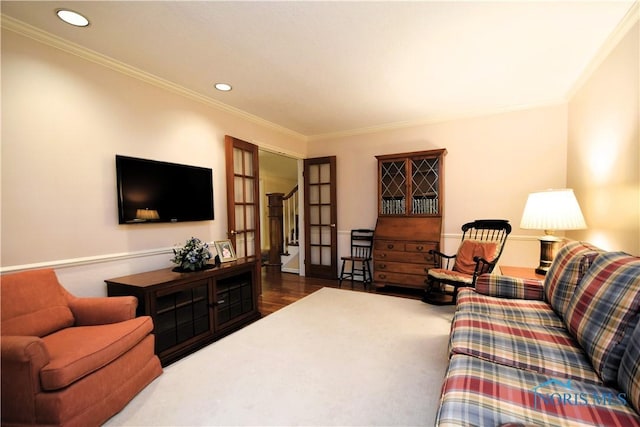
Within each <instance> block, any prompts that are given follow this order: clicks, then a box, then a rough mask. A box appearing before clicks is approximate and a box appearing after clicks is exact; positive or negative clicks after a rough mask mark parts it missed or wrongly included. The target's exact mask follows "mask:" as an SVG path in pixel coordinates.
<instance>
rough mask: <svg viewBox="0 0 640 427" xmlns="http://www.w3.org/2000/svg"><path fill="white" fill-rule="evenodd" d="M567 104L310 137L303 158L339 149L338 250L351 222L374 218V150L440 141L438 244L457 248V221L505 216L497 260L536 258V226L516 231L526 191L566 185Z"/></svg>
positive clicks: (425, 146) (368, 223)
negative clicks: (508, 229)
mask: <svg viewBox="0 0 640 427" xmlns="http://www.w3.org/2000/svg"><path fill="white" fill-rule="evenodd" d="M566 126H567V107H566V105H555V106H549V107H544V108H536V109H531V110H523V111H513V112H508V113H502V114H495V115H490V116H484V117H475V118H467V119H459V120H451V121H447V122H442V123H434V124H425V125H422V126H413V127H406V128H401V129H395V130H387V131H381V132H376V133H369V134H363V135H354V136H345V137H339V138H331V139H326V140H322V141H312V142H310V143H309V157H319V156H325V155H336V156H337V182H338V201H339V202H338V229H339V236H340V245H339V250H340V254H339V255H343V254H344V253H345V252H346V251H348V248H349V237H348V232H349V230H350V229H352V228H361V227H374V226H375V222H376V218H377V191H378V190H377V179H378V178H377V173H378V172H377V160H376V158H375V156H376V155H380V154H390V153H403V152H411V151H420V150H429V149H435V148H446V149H447V152H448V154H447V156H446V157H445V166H444V167H445V174H444V179H445V181H444V182H445V195H444V198H445V200H444V202H445V205H444V206H445V207H444V230H443V231H444V234H445V241H444V249H445V251H446V252H448V253H455V250H456V249H457V247H458V244H459V240H460V234H461V231H460V227H461V226H462V224H463V223H465V222H467V221H470V220H474V219H481V218H504V219H508V220H509V221H510V222H511V224H512V226H513V227H514V230H513V232H512V235H511V236H510V239H509V241H508V243H507V247H506V249H505V252H504V254H503V258H502V259H501V264H503V265H518V266H532V267H535V266H537V265H538V259H539V242H538V240H537V235H538V234H539V233H538V232H536V231H531V230H520V229H519V224H520V218H521V216H522V210H523V208H524V204H525V202H526V198H527V195H528V194H529V193H530V192H532V191H536V190H543V189H546V188H561V187H564V186H565V184H566V181H565V177H566V164H567V157H566V150H567V145H566V140H567V127H566Z"/></svg>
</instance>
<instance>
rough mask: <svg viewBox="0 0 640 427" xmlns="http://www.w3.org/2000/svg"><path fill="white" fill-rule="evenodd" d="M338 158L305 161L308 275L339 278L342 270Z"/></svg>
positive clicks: (306, 271) (306, 264) (306, 265)
mask: <svg viewBox="0 0 640 427" xmlns="http://www.w3.org/2000/svg"><path fill="white" fill-rule="evenodd" d="M336 203H337V197H336V157H335V156H330V157H319V158H315V159H306V160H305V161H304V210H305V212H304V217H305V225H304V229H305V274H306V275H307V276H309V277H321V278H325V279H335V278H336V277H337V273H338V249H337V243H338V231H337V227H336V222H337V216H338V215H337V204H336Z"/></svg>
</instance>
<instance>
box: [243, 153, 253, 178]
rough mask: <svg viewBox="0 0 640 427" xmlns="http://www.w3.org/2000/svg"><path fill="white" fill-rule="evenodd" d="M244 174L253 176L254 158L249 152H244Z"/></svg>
mask: <svg viewBox="0 0 640 427" xmlns="http://www.w3.org/2000/svg"><path fill="white" fill-rule="evenodd" d="M244 174H245V175H246V176H253V156H252V155H251V153H250V152H248V151H245V152H244Z"/></svg>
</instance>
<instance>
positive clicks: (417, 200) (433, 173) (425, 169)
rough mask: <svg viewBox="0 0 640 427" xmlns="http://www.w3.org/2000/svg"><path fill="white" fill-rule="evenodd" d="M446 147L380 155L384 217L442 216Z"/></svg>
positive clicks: (380, 208) (380, 206)
mask: <svg viewBox="0 0 640 427" xmlns="http://www.w3.org/2000/svg"><path fill="white" fill-rule="evenodd" d="M445 154H446V150H444V149H440V150H429V151H419V152H413V153H403V154H392V155H383V156H376V158H377V159H378V175H379V182H378V189H379V191H378V214H379V215H380V216H434V215H436V216H440V215H442V206H443V203H442V200H443V192H442V189H443V182H442V181H443V180H442V176H443V167H444V162H443V157H444V155H445Z"/></svg>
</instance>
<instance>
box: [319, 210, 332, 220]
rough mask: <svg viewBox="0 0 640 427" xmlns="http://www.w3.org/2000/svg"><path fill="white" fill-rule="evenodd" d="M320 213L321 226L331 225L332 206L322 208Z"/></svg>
mask: <svg viewBox="0 0 640 427" xmlns="http://www.w3.org/2000/svg"><path fill="white" fill-rule="evenodd" d="M320 211H321V213H320V216H321V220H322V222H320V223H319V224H324V225H327V224H329V223H330V222H331V206H320Z"/></svg>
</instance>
